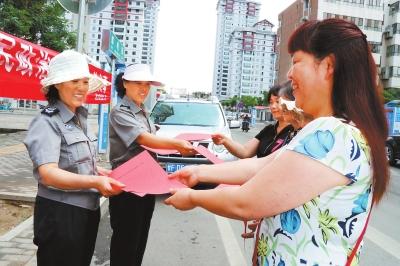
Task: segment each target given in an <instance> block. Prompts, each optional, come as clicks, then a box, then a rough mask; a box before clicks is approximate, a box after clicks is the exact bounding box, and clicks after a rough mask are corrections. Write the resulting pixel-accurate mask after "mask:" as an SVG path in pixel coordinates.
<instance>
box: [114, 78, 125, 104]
mask: <svg viewBox="0 0 400 266" xmlns="http://www.w3.org/2000/svg"><path fill="white" fill-rule="evenodd" d="M123 75H124V72H121V73H119V74H118V75H117V76H116V77H115V82H114V85H115V90H116V91H117V95H118V97H120V98H124V96H125V94H126V89H125V87H124V80H123V79H122V76H123Z"/></svg>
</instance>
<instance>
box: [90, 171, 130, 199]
mask: <svg viewBox="0 0 400 266" xmlns="http://www.w3.org/2000/svg"><path fill="white" fill-rule="evenodd" d="M124 187H125V185H124V184H122V183H121V182H119V181H117V180H115V179H113V178H111V177H107V176H96V189H97V190H98V191H99V192H100V193H101V195H103V196H104V197H110V196H114V195H118V194H120V193H121V192H122V189H123V188H124Z"/></svg>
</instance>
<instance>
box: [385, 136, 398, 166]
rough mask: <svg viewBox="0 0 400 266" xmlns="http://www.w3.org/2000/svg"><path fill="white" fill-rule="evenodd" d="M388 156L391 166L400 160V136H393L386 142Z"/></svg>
mask: <svg viewBox="0 0 400 266" xmlns="http://www.w3.org/2000/svg"><path fill="white" fill-rule="evenodd" d="M386 155H387V158H388V162H389V164H390V165H392V166H393V165H395V164H396V161H397V160H400V136H391V137H389V138H388V139H387V141H386Z"/></svg>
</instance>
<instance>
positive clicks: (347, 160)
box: [257, 117, 372, 266]
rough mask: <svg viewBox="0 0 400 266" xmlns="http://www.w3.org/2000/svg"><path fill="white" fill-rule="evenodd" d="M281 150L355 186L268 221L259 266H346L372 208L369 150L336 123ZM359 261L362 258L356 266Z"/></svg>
mask: <svg viewBox="0 0 400 266" xmlns="http://www.w3.org/2000/svg"><path fill="white" fill-rule="evenodd" d="M283 149H286V150H291V151H295V152H298V153H301V154H304V155H305V156H308V157H309V158H312V159H314V160H317V161H319V162H320V163H323V164H324V165H326V166H327V167H330V168H332V169H333V170H335V171H337V172H339V173H341V174H343V175H344V176H346V177H347V178H349V179H350V180H351V182H350V183H349V184H348V185H346V186H338V187H335V188H332V189H330V190H328V191H325V192H324V193H322V194H321V195H319V196H318V197H316V198H314V199H312V200H311V201H309V202H306V203H305V204H303V205H300V206H299V207H297V208H294V209H292V210H289V211H287V212H284V213H281V214H279V215H276V216H273V217H269V218H264V219H263V220H262V223H261V227H260V232H259V241H258V246H257V256H258V258H257V259H258V265H262V266H264V265H268V266H272V265H277V266H284V265H312V266H315V265H319V266H322V265H341V266H342V265H345V264H346V261H347V256H349V255H350V254H351V251H352V249H353V247H354V246H355V243H356V242H357V239H358V238H359V236H360V234H361V231H362V230H363V228H364V226H365V222H366V219H367V216H368V212H369V210H370V207H371V202H372V193H371V185H372V170H371V165H370V151H369V146H368V145H367V143H366V141H365V139H364V137H363V136H362V134H361V132H360V131H359V130H358V129H357V128H356V127H354V126H352V125H349V124H346V123H344V122H342V121H341V120H340V119H337V118H334V117H321V118H318V119H315V120H314V121H312V122H310V123H309V124H308V125H307V126H306V127H304V128H303V129H302V130H301V131H300V132H299V133H298V134H297V135H296V137H295V138H293V140H292V141H291V142H290V143H289V144H288V145H287V146H286V147H284V148H283ZM277 159H278V160H279V156H278V157H277ZM320 178H324V177H323V176H321V177H320ZM358 259H359V253H358V254H357V256H356V257H355V258H354V259H353V263H352V265H358Z"/></svg>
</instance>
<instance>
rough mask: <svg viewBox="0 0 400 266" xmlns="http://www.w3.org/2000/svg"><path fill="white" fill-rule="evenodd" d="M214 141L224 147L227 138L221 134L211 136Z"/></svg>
mask: <svg viewBox="0 0 400 266" xmlns="http://www.w3.org/2000/svg"><path fill="white" fill-rule="evenodd" d="M211 139H212V141H213V142H214V143H215V144H217V145H224V143H225V141H226V139H227V137H226V136H225V135H224V134H221V133H215V134H212V135H211Z"/></svg>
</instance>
